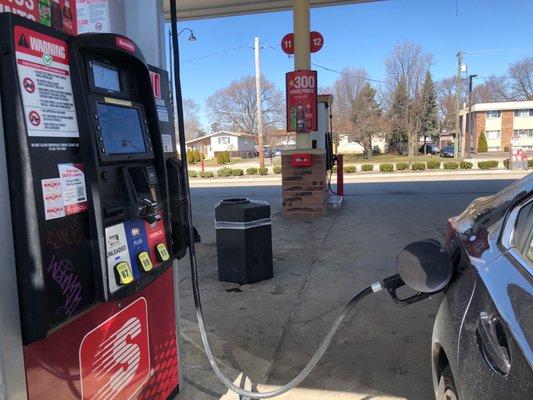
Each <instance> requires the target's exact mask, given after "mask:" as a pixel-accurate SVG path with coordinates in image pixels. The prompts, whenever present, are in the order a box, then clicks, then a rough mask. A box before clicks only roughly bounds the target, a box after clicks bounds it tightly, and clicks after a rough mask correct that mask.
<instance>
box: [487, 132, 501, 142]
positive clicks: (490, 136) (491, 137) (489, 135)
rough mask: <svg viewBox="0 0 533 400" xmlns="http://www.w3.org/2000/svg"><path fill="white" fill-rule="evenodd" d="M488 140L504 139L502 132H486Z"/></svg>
mask: <svg viewBox="0 0 533 400" xmlns="http://www.w3.org/2000/svg"><path fill="white" fill-rule="evenodd" d="M485 136H486V137H487V140H498V139H501V137H502V131H486V132H485Z"/></svg>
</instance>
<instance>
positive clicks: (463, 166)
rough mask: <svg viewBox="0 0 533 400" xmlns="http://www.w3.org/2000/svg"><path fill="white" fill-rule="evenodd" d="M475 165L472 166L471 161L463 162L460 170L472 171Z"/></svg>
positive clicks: (460, 164)
mask: <svg viewBox="0 0 533 400" xmlns="http://www.w3.org/2000/svg"><path fill="white" fill-rule="evenodd" d="M473 166H474V164H472V163H471V162H470V161H461V162H460V163H459V168H461V169H472V167H473Z"/></svg>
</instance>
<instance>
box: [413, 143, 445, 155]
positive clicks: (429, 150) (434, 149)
mask: <svg viewBox="0 0 533 400" xmlns="http://www.w3.org/2000/svg"><path fill="white" fill-rule="evenodd" d="M424 149H425V150H424ZM418 152H419V153H420V154H430V155H432V156H435V155H438V154H439V152H440V149H439V147H438V146H437V145H435V144H433V143H426V144H423V145H422V146H421V147H420V148H419V149H418Z"/></svg>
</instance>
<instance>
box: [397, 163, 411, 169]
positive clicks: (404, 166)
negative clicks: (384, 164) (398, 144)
mask: <svg viewBox="0 0 533 400" xmlns="http://www.w3.org/2000/svg"><path fill="white" fill-rule="evenodd" d="M407 168H409V164H408V163H406V162H399V163H396V171H403V170H405V169H407Z"/></svg>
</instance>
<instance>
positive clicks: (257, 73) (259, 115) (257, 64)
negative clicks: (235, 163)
mask: <svg viewBox="0 0 533 400" xmlns="http://www.w3.org/2000/svg"><path fill="white" fill-rule="evenodd" d="M254 49H255V98H256V99H255V101H256V105H255V108H256V110H257V147H258V149H259V167H260V168H264V167H265V152H264V150H263V110H262V108H261V63H260V62H259V38H258V37H256V38H255V40H254Z"/></svg>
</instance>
